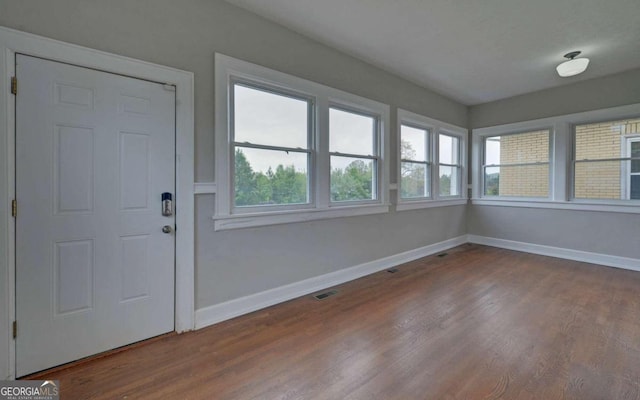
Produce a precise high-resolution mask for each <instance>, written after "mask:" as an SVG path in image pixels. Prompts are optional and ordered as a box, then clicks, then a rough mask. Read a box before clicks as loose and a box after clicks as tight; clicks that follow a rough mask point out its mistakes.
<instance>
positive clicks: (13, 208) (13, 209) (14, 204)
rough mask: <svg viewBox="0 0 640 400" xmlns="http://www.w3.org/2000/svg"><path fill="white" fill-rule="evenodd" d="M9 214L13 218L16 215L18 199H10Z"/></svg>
mask: <svg viewBox="0 0 640 400" xmlns="http://www.w3.org/2000/svg"><path fill="white" fill-rule="evenodd" d="M11 216H12V217H13V218H15V217H17V216H18V201H17V200H11Z"/></svg>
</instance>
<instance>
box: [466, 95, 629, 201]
mask: <svg viewBox="0 0 640 400" xmlns="http://www.w3.org/2000/svg"><path fill="white" fill-rule="evenodd" d="M638 115H640V103H638V104H631V105H626V106H620V107H613V108H606V109H600V110H594V111H587V112H582V113H575V114H567V115H561V116H556V117H550V118H541V119H536V120H530V121H524V122H517V123H512V124H505V125H498V126H492V127H486V128H477V129H473V130H472V144H471V146H472V148H471V157H472V161H471V163H472V177H473V179H472V182H473V183H472V193H473V197H472V199H471V203H472V204H474V205H487V206H509V207H527V208H555V209H569V210H582V211H609V212H621V213H633V214H638V213H640V202H637V201H630V200H590V199H573V198H572V197H571V192H572V188H573V171H572V170H573V167H572V161H573V160H572V153H573V140H574V139H573V126H574V125H577V124H585V123H592V122H598V121H612V120H616V119H625V118H634V117H637V116H638ZM548 127H552V135H551V140H552V142H553V145H552V147H551V148H552V152H551V153H550V170H553V173H552V175H551V176H550V180H549V198H548V199H541V198H520V197H518V198H506V197H497V196H483V187H484V181H483V173H482V158H483V154H482V152H483V140H484V137H487V136H499V135H501V134H507V133H510V132H522V131H534V130H539V129H547V128H548Z"/></svg>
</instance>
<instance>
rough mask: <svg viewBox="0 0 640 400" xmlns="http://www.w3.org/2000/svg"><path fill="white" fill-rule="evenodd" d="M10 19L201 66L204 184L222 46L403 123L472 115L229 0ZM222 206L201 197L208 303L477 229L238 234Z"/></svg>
mask: <svg viewBox="0 0 640 400" xmlns="http://www.w3.org/2000/svg"><path fill="white" fill-rule="evenodd" d="M0 25H4V26H7V27H10V28H14V29H19V30H23V31H27V32H32V33H36V34H39V35H42V36H47V37H51V38H54V39H59V40H62V41H66V42H71V43H76V44H80V45H83V46H87V47H91V48H95V49H99V50H104V51H108V52H112V53H116V54H122V55H125V56H130V57H134V58H138V59H142V60H147V61H151V62H154V63H158V64H164V65H168V66H172V67H176V68H180V69H184V70H188V71H192V72H194V73H195V77H196V81H195V96H196V98H195V100H196V101H195V107H196V108H195V113H196V165H195V170H196V180H197V181H200V182H206V181H213V179H214V169H213V165H214V160H213V154H214V148H213V146H214V145H213V143H214V131H213V127H214V116H213V110H214V105H213V99H214V79H213V78H214V71H213V68H214V63H213V61H214V53H215V52H220V53H224V54H227V55H230V56H233V57H237V58H240V59H243V60H247V61H250V62H254V63H257V64H261V65H264V66H267V67H270V68H273V69H277V70H280V71H283V72H286V73H290V74H293V75H296V76H299V77H302V78H306V79H309V80H313V81H316V82H319V83H322V84H325V85H328V86H332V87H335V88H338V89H341V90H345V91H348V92H351V93H354V94H357V95H361V96H365V97H368V98H371V99H374V100H377V101H380V102H384V103H387V104H390V105H391V106H392V115H394V117H393V118H392V121H391V123H392V126H394V125H395V110H394V108H395V107H402V108H405V109H408V110H410V111H414V112H417V113H421V114H425V115H427V116H430V117H433V118H437V119H440V120H443V121H446V122H449V123H453V124H456V125H460V126H466V124H467V117H468V116H467V107H465V106H463V105H461V104H458V103H456V102H454V101H451V100H449V99H447V98H445V97H442V96H440V95H438V94H436V93H433V92H431V91H428V90H425V89H423V88H421V87H419V86H416V85H414V84H412V83H410V82H408V81H406V80H403V79H400V78H398V77H396V76H394V75H391V74H389V73H386V72H384V71H382V70H380V69H377V68H374V67H372V66H370V65H368V64H366V63H364V62H362V61H359V60H357V59H355V58H353V57H350V56H348V55H346V54H343V53H340V52H338V51H336V50H333V49H331V48H329V47H327V46H324V45H321V44H319V43H317V42H314V41H312V40H310V39H308V38H306V37H303V36H301V35H299V34H296V33H294V32H292V31H290V30H287V29H285V28H283V27H281V26H278V25H276V24H274V23H271V22H269V21H267V20H265V19H262V18H260V17H257V16H255V15H253V14H251V13H249V12H246V11H244V10H242V9H239V8H236V7H234V6H231V5H229V4H227V3H225V2H223V1H220V0H180V1H175V0H136V1H130V0H108V1H106V0H55V1H41V0H20V1H15V0H0ZM392 134H393V135H395V132H393V131H392ZM391 142H392V143H395V142H394V140H393V139H392V141H391ZM391 150H392V154H395V149H394V148H392V149H391ZM391 162H392V164H391V165H392V168H391V170H392V171H391V172H392V176H395V167H394V164H395V157H394V158H392V160H391ZM213 206H214V196H212V195H203V196H199V197H198V198H197V203H196V263H197V266H196V279H197V299H196V302H197V306H198V307H205V306H209V305H213V304H217V303H220V302H222V301H225V300H229V299H233V298H237V297H240V296H244V295H248V294H251V293H255V292H258V291H261V290H266V289H270V288H274V287H277V286H281V285H284V284H288V283H292V282H295V281H299V280H301V279H305V278H309V277H313V276H317V275H320V274H324V273H327V272H331V271H335V270H338V269H340V268H344V267H349V266H353V265H356V264H360V263H363V262H367V261H371V260H374V259H377V258H380V257H384V256H389V255H392V254H396V253H399V252H402V251H406V250H410V249H413V248H417V247H421V246H425V245H428V244H431V243H434V242H439V241H442V240H446V239H449V238H451V237H455V236H459V235H462V234H464V233H466V208H465V207H464V206H458V207H446V208H441V209H429V210H422V211H405V212H402V213H390V214H387V215H377V216H366V217H354V218H346V219H334V220H326V221H319V222H308V223H300V224H289V225H281V226H273V227H263V228H256V229H244V230H238V231H227V232H214V231H213V224H212V220H211V216H212V215H213Z"/></svg>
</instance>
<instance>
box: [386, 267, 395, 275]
mask: <svg viewBox="0 0 640 400" xmlns="http://www.w3.org/2000/svg"><path fill="white" fill-rule="evenodd" d="M387 272H388V273H390V274H395V273H396V272H398V268H391V269H388V270H387Z"/></svg>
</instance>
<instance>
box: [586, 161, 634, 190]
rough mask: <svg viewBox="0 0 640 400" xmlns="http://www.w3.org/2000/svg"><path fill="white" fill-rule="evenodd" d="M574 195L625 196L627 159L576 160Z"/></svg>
mask: <svg viewBox="0 0 640 400" xmlns="http://www.w3.org/2000/svg"><path fill="white" fill-rule="evenodd" d="M575 165H576V168H575V174H574V196H575V198H577V199H625V198H627V196H626V194H625V191H626V187H625V186H626V184H627V183H626V182H627V177H626V176H625V171H626V169H627V168H628V166H629V162H628V161H592V162H576V164H575Z"/></svg>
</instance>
